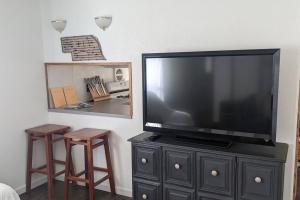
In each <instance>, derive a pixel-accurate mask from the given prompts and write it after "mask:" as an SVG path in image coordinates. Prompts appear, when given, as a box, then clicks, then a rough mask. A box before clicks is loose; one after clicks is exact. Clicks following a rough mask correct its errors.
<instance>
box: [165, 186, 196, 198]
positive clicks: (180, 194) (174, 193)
mask: <svg viewBox="0 0 300 200" xmlns="http://www.w3.org/2000/svg"><path fill="white" fill-rule="evenodd" d="M164 200H195V190H193V189H187V188H182V187H178V186H173V185H164Z"/></svg>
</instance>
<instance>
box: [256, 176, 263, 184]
mask: <svg viewBox="0 0 300 200" xmlns="http://www.w3.org/2000/svg"><path fill="white" fill-rule="evenodd" d="M254 181H255V183H261V182H262V178H260V177H255V179H254Z"/></svg>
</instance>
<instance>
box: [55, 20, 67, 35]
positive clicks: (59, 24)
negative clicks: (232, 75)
mask: <svg viewBox="0 0 300 200" xmlns="http://www.w3.org/2000/svg"><path fill="white" fill-rule="evenodd" d="M51 24H52V27H53V28H54V29H55V30H57V31H58V32H60V33H62V32H63V31H64V30H65V28H66V26H67V21H66V20H64V19H59V20H53V21H51Z"/></svg>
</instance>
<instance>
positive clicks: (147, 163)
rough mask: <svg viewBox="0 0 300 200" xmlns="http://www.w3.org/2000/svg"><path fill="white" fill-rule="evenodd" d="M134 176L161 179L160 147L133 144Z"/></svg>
mask: <svg viewBox="0 0 300 200" xmlns="http://www.w3.org/2000/svg"><path fill="white" fill-rule="evenodd" d="M132 152H133V163H132V166H133V176H135V177H140V178H146V179H150V180H154V181H159V180H160V179H161V150H160V147H151V146H149V147H148V146H138V145H133V150H132Z"/></svg>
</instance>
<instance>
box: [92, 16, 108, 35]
mask: <svg viewBox="0 0 300 200" xmlns="http://www.w3.org/2000/svg"><path fill="white" fill-rule="evenodd" d="M95 22H96V24H97V26H98V27H99V28H101V29H102V30H103V31H105V29H107V28H108V27H109V26H110V24H111V22H112V16H99V17H95Z"/></svg>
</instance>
